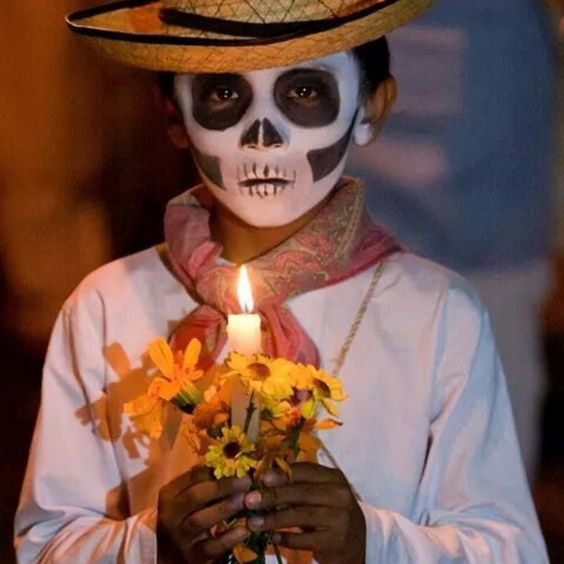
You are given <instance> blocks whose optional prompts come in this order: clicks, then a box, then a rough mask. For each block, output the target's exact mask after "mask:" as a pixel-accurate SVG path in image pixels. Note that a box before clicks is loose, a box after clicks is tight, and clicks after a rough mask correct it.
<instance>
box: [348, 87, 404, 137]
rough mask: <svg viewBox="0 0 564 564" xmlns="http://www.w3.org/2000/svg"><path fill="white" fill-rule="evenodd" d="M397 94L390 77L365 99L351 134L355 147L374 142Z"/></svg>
mask: <svg viewBox="0 0 564 564" xmlns="http://www.w3.org/2000/svg"><path fill="white" fill-rule="evenodd" d="M397 93H398V86H397V82H396V79H395V78H394V77H393V76H390V77H388V78H386V79H385V80H383V81H382V82H381V83H380V84H379V85H378V88H376V90H374V91H373V92H371V93H369V94H368V95H367V96H366V97H365V99H364V103H363V104H362V107H361V110H360V112H359V116H358V121H357V124H356V126H355V129H354V133H353V139H354V142H355V143H356V144H357V145H360V146H363V145H368V144H369V143H370V142H371V141H373V140H374V138H375V137H376V135H377V134H378V131H379V129H380V127H382V124H383V123H384V121H385V120H386V117H387V116H388V114H389V113H390V110H391V109H392V106H393V105H394V102H395V101H396V98H397Z"/></svg>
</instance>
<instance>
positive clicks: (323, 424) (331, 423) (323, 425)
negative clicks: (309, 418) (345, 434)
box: [313, 419, 342, 430]
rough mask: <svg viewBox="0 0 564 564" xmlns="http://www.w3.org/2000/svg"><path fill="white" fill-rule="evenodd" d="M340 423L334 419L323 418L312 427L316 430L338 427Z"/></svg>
mask: <svg viewBox="0 0 564 564" xmlns="http://www.w3.org/2000/svg"><path fill="white" fill-rule="evenodd" d="M341 425H342V423H341V422H340V421H337V420H336V419H323V421H318V422H317V423H316V424H315V425H314V426H313V428H314V429H318V430H326V429H334V428H335V427H340V426H341Z"/></svg>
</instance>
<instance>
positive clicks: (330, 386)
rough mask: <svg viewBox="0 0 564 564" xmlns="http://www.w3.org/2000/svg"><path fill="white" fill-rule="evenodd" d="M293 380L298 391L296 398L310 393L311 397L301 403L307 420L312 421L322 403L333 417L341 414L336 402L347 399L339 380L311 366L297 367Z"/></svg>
mask: <svg viewBox="0 0 564 564" xmlns="http://www.w3.org/2000/svg"><path fill="white" fill-rule="evenodd" d="M292 379H293V381H294V385H295V387H296V389H297V390H298V393H296V394H295V396H297V397H299V395H300V393H301V395H302V397H304V392H305V393H307V392H310V395H309V397H307V399H306V398H305V397H304V400H303V401H302V403H301V414H302V416H303V417H305V418H306V419H311V418H312V417H313V416H314V415H315V410H316V408H317V404H318V403H321V404H322V405H323V407H324V408H325V409H326V410H327V411H328V412H329V413H330V414H331V415H333V416H337V415H338V413H339V412H338V409H337V406H336V405H335V402H340V401H344V400H346V399H347V396H346V395H345V393H344V391H343V385H342V383H341V381H340V380H339V379H338V378H335V377H334V376H331V375H330V374H329V373H328V372H326V371H325V370H322V369H317V368H315V366H312V365H311V364H308V365H307V366H304V365H302V364H299V365H296V366H295V368H294V370H293V371H292Z"/></svg>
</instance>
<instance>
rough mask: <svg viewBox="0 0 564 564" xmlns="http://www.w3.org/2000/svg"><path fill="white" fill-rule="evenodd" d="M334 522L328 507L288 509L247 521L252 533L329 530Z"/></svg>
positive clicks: (332, 512)
mask: <svg viewBox="0 0 564 564" xmlns="http://www.w3.org/2000/svg"><path fill="white" fill-rule="evenodd" d="M334 520H335V511H334V510H331V509H329V508H328V507H317V506H303V507H290V508H288V509H283V510H282V511H277V512H276V513H270V514H268V515H261V516H257V517H251V518H250V519H249V521H248V525H249V528H250V529H251V530H252V531H257V532H258V531H276V530H279V529H287V528H290V527H302V528H304V529H316V530H318V531H320V530H323V529H327V528H329V525H330V524H331V523H332V522H333V521H334Z"/></svg>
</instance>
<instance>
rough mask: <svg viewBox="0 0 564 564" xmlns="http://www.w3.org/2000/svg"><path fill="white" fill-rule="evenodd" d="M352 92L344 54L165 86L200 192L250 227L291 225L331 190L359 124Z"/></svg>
mask: <svg viewBox="0 0 564 564" xmlns="http://www.w3.org/2000/svg"><path fill="white" fill-rule="evenodd" d="M359 85H360V77H359V70H358V67H357V63H356V61H355V60H354V58H353V56H352V55H351V54H350V53H349V52H342V53H337V54H335V55H331V56H328V57H325V58H322V59H319V60H316V61H311V62H307V63H303V64H300V65H296V66H292V67H285V68H276V69H266V70H259V71H253V72H248V73H242V74H220V75H214V74H199V75H188V74H183V75H177V76H176V79H175V91H176V97H177V100H178V103H179V106H180V109H181V111H182V114H183V118H184V123H185V125H186V130H187V132H188V135H189V137H190V140H191V142H192V145H193V154H194V157H195V160H196V163H197V165H198V168H199V170H200V173H201V174H202V177H203V179H204V181H205V183H206V184H207V186H208V187H209V189H210V190H211V191H212V193H213V194H214V196H215V197H216V198H217V199H218V200H219V201H221V202H222V203H223V204H224V205H225V206H226V207H227V208H229V209H230V210H231V211H232V212H233V213H234V214H235V215H237V216H238V217H240V218H241V219H242V220H243V221H245V222H246V223H248V224H250V225H253V226H256V227H276V226H281V225H286V224H288V223H291V222H292V221H294V220H295V219H297V218H299V217H301V216H302V215H303V214H305V213H306V212H308V211H309V210H311V209H312V208H313V207H315V206H316V205H317V204H318V203H319V202H320V201H321V200H322V199H323V198H324V197H325V196H327V194H328V193H329V192H330V191H331V190H332V189H333V187H334V186H335V184H336V183H337V181H338V180H339V178H340V176H341V174H342V172H343V169H344V166H345V162H346V157H347V153H348V149H349V146H350V140H351V138H352V136H353V134H354V133H355V128H356V127H359V124H360V121H361V118H362V116H361V115H359V114H360V112H359Z"/></svg>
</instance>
